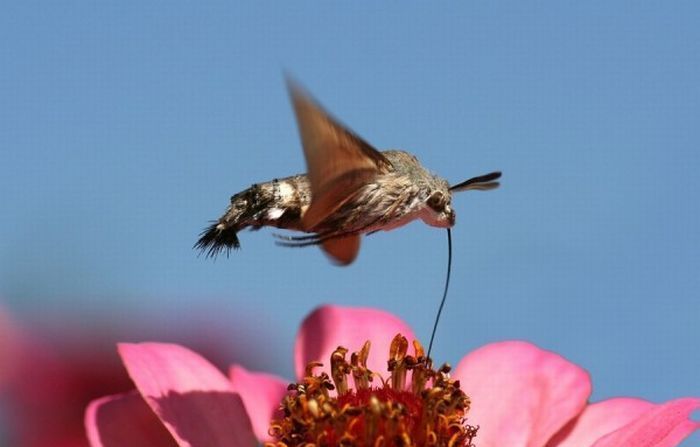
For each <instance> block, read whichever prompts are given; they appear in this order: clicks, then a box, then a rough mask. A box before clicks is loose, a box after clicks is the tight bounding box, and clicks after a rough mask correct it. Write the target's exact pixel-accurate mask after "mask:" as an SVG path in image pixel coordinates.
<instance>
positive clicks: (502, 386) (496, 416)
mask: <svg viewBox="0 0 700 447" xmlns="http://www.w3.org/2000/svg"><path fill="white" fill-rule="evenodd" d="M454 377H455V378H456V379H459V380H460V381H461V383H462V390H464V392H465V393H467V395H468V396H469V397H470V398H471V401H472V405H471V410H470V411H469V414H468V418H469V420H468V422H469V423H470V424H472V425H478V426H479V427H480V428H479V433H478V435H477V440H478V445H479V447H493V446H496V447H503V446H516V445H517V446H531V447H540V446H543V445H545V444H546V443H547V441H548V440H549V439H550V438H551V437H552V436H553V435H554V434H555V433H556V432H557V431H559V429H561V428H562V427H563V426H564V424H566V423H567V422H568V421H569V420H571V419H572V418H574V417H575V416H576V415H578V414H579V413H580V412H581V410H583V408H584V406H585V405H586V399H587V398H588V396H589V394H590V392H591V384H590V380H589V378H588V374H587V373H586V371H584V370H583V369H581V368H579V367H578V366H576V365H574V364H573V363H570V362H569V361H567V360H566V359H564V358H563V357H561V356H559V355H557V354H555V353H553V352H549V351H544V350H542V349H539V348H538V347H536V346H534V345H532V344H529V343H525V342H519V341H506V342H501V343H493V344H490V345H487V346H484V347H483V348H480V349H478V350H476V351H474V352H472V353H471V354H469V355H467V356H466V357H465V358H464V359H462V361H461V362H460V363H459V365H458V366H457V368H456V369H455V373H454Z"/></svg>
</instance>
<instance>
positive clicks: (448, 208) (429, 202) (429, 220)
mask: <svg viewBox="0 0 700 447" xmlns="http://www.w3.org/2000/svg"><path fill="white" fill-rule="evenodd" d="M424 209H425V211H424V212H423V215H422V216H421V217H422V219H423V222H425V223H426V224H428V225H431V226H433V227H438V228H450V227H452V226H453V225H454V224H455V212H454V210H453V209H452V194H450V189H449V186H448V185H447V182H440V184H438V185H437V186H436V187H435V188H433V190H432V191H431V192H430V194H429V195H428V198H427V199H426V200H425V207H424Z"/></svg>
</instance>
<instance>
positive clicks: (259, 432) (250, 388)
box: [229, 365, 288, 442]
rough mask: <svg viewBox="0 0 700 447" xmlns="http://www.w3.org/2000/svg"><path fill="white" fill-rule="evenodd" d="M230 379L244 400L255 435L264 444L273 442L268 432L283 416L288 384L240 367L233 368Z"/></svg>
mask: <svg viewBox="0 0 700 447" xmlns="http://www.w3.org/2000/svg"><path fill="white" fill-rule="evenodd" d="M229 377H230V378H231V384H232V386H233V390H234V391H235V392H237V393H238V394H240V396H241V399H243V404H244V405H245V408H246V410H247V411H248V415H249V416H250V420H251V422H252V423H253V431H254V432H255V435H256V436H257V437H258V439H259V440H260V441H262V442H265V441H269V440H271V439H272V438H271V437H270V435H269V434H268V433H267V431H268V429H269V428H270V421H271V420H272V419H273V418H280V417H282V416H283V414H282V411H281V409H280V404H281V403H282V398H283V397H284V396H285V395H286V394H287V385H288V382H287V381H285V380H283V379H281V378H279V377H277V376H274V375H272V374H265V373H255V372H251V371H248V370H246V369H245V368H243V367H242V366H239V365H233V366H232V367H231V369H230V370H229Z"/></svg>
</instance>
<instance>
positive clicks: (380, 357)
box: [294, 305, 415, 378]
mask: <svg viewBox="0 0 700 447" xmlns="http://www.w3.org/2000/svg"><path fill="white" fill-rule="evenodd" d="M398 333H400V334H403V335H404V336H405V337H406V338H408V340H409V342H412V341H413V339H414V338H415V336H414V335H413V331H412V330H411V328H410V327H408V325H407V324H406V323H404V322H403V321H401V320H400V319H398V318H397V317H395V316H393V315H391V314H390V313H387V312H384V311H381V310H377V309H370V308H361V307H340V306H330V305H329V306H322V307H319V308H318V309H316V310H315V311H313V312H312V313H311V314H310V315H309V316H308V317H306V319H305V320H304V322H303V323H302V325H301V329H300V330H299V334H298V335H297V339H296V344H295V346H294V365H295V372H296V374H297V377H298V378H301V377H303V376H304V369H305V368H306V364H307V363H309V362H311V361H319V362H321V363H323V365H324V367H323V368H319V369H317V370H315V372H316V373H320V372H321V371H325V372H326V373H328V375H330V369H329V368H328V364H329V361H330V357H331V353H333V351H334V350H335V349H336V348H337V347H338V346H339V345H342V346H344V347H346V348H347V349H348V350H349V351H350V352H355V351H358V350H360V348H362V345H363V344H364V343H365V341H367V340H370V341H371V343H372V348H371V350H370V354H369V360H368V361H367V365H368V367H369V369H371V370H372V371H374V372H377V373H379V374H381V375H382V376H383V377H385V378H386V377H387V376H388V374H387V360H388V358H389V345H390V344H391V340H392V339H393V338H394V336H395V335H396V334H398ZM348 360H349V357H348Z"/></svg>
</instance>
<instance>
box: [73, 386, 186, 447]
mask: <svg viewBox="0 0 700 447" xmlns="http://www.w3.org/2000/svg"><path fill="white" fill-rule="evenodd" d="M85 429H86V431H87V437H88V440H89V442H90V446H91V447H123V446H126V445H128V446H129V447H154V446H157V447H160V446H163V447H171V446H172V447H177V443H176V442H175V440H174V439H173V438H172V436H170V433H168V430H166V429H165V427H164V426H163V424H162V423H161V422H160V420H158V417H156V415H155V413H153V411H151V409H150V408H148V405H147V404H146V402H144V400H143V398H142V397H141V396H139V395H138V393H136V392H133V393H128V394H119V395H115V396H107V397H103V398H100V399H96V400H93V401H92V402H91V403H90V405H88V407H87V410H86V411H85Z"/></svg>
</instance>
